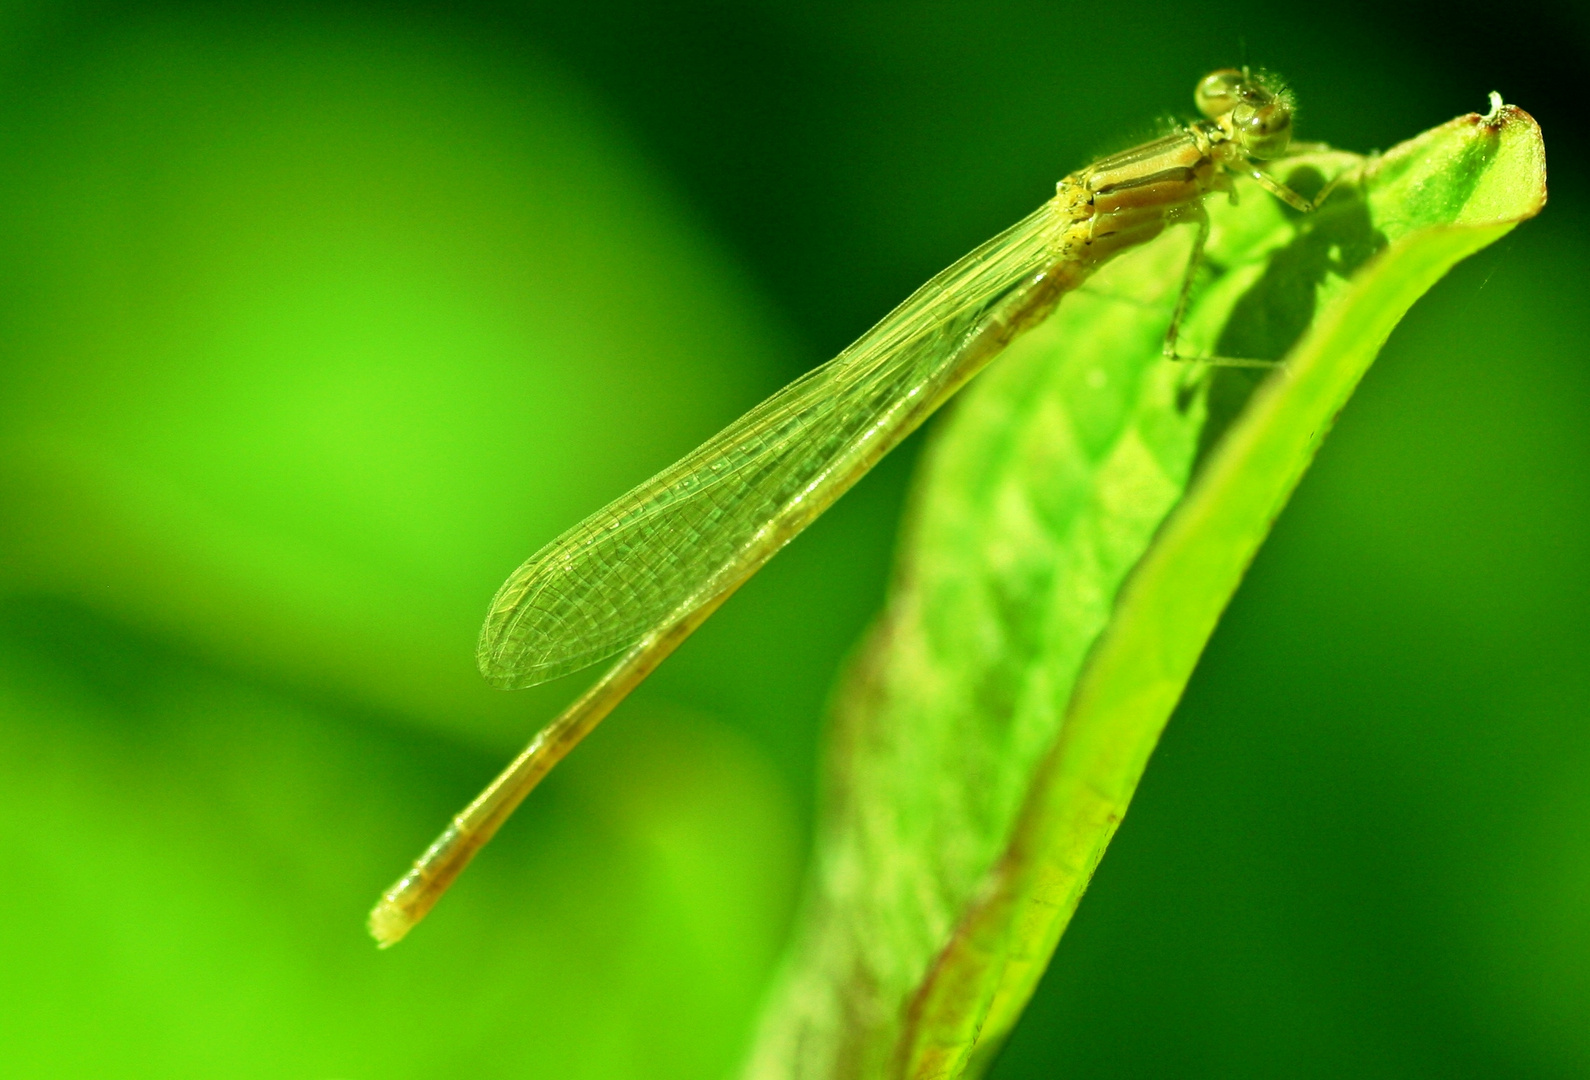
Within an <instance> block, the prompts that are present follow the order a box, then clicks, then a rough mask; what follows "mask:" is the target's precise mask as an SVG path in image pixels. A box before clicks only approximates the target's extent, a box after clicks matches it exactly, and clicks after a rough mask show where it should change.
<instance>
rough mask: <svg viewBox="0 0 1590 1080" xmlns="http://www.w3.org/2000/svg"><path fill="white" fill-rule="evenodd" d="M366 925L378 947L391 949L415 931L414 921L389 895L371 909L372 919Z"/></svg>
mask: <svg viewBox="0 0 1590 1080" xmlns="http://www.w3.org/2000/svg"><path fill="white" fill-rule="evenodd" d="M366 925H368V926H369V928H370V936H371V937H373V938H375V943H376V945H377V946H379V947H380V948H383V949H390V948H391V947H392V946H394V945H396V944H397V943H398V942H400V941H402V940H403V938H404V937H405V936H406V935H407V934H408V932H409V931H410V930H412V929H414V919H413V918H412V917H411V916H410V914H409V913H408V912H407V911H405V910H404V909H403V908H402V907H400V906H398V905H397V904H396V903H394V902H393V900H392V896H391V894H390V893H388V894H387V895H385V896H382V897H381V899H380V900H379V901H378V902H377V903H376V905H375V907H373V908H371V909H370V919H369V922H368V923H367V924H366Z"/></svg>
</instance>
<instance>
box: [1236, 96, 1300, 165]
mask: <svg viewBox="0 0 1590 1080" xmlns="http://www.w3.org/2000/svg"><path fill="white" fill-rule="evenodd" d="M1231 127H1232V131H1233V133H1234V134H1235V135H1236V138H1237V141H1238V142H1239V143H1240V144H1241V145H1242V152H1243V153H1245V154H1247V155H1248V156H1249V157H1251V158H1257V159H1259V160H1260V161H1263V160H1264V159H1266V158H1275V157H1280V156H1281V155H1282V154H1284V153H1286V147H1287V144H1288V143H1290V142H1291V141H1292V107H1291V106H1290V105H1288V104H1287V103H1286V102H1284V101H1280V100H1277V99H1271V100H1269V101H1267V102H1265V103H1264V104H1262V105H1251V104H1248V103H1246V102H1244V103H1241V104H1239V105H1238V106H1237V107H1236V109H1235V110H1234V111H1233V112H1232V114H1231Z"/></svg>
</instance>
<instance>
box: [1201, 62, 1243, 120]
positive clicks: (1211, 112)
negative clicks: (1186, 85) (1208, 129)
mask: <svg viewBox="0 0 1590 1080" xmlns="http://www.w3.org/2000/svg"><path fill="white" fill-rule="evenodd" d="M1246 82H1247V80H1246V79H1245V78H1243V75H1242V72H1240V71H1238V70H1237V69H1236V68H1226V69H1224V70H1223V71H1217V72H1215V73H1214V74H1212V75H1205V76H1204V77H1203V80H1202V81H1201V82H1199V83H1198V89H1197V90H1195V91H1193V100H1194V101H1196V102H1197V103H1198V111H1199V112H1201V113H1203V114H1204V115H1205V116H1207V117H1208V118H1209V119H1211V120H1214V119H1215V118H1217V117H1221V116H1224V115H1225V114H1226V113H1228V112H1230V111H1231V110H1232V109H1234V108H1236V107H1237V103H1238V102H1239V101H1241V100H1242V90H1243V84H1244V83H1246Z"/></svg>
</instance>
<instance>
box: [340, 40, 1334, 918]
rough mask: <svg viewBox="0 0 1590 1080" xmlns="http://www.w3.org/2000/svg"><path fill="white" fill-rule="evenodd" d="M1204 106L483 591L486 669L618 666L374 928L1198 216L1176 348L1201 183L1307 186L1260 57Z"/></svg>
mask: <svg viewBox="0 0 1590 1080" xmlns="http://www.w3.org/2000/svg"><path fill="white" fill-rule="evenodd" d="M1195 100H1196V102H1197V105H1198V109H1199V111H1200V112H1201V113H1202V114H1203V117H1204V118H1203V119H1202V120H1198V121H1196V122H1193V123H1189V124H1185V125H1183V126H1180V127H1178V128H1177V129H1176V130H1175V131H1174V132H1172V133H1171V134H1168V135H1166V136H1164V137H1163V138H1160V139H1156V140H1154V141H1153V142H1149V143H1145V144H1143V145H1142V146H1139V147H1136V148H1135V149H1132V150H1128V151H1126V152H1124V153H1121V154H1116V155H1114V156H1111V157H1107V158H1105V159H1103V160H1102V161H1098V162H1096V163H1094V164H1093V165H1090V166H1088V167H1087V168H1085V169H1083V170H1081V171H1080V172H1076V173H1073V174H1072V175H1070V176H1068V177H1066V178H1065V179H1064V180H1061V181H1060V183H1059V185H1058V188H1057V191H1056V193H1055V196H1054V198H1052V199H1050V200H1049V201H1048V202H1046V203H1044V205H1043V206H1041V207H1039V209H1038V210H1037V211H1036V212H1034V213H1033V214H1031V215H1029V216H1028V217H1027V218H1026V219H1025V220H1023V221H1020V222H1018V223H1017V224H1015V225H1013V226H1012V227H1011V228H1009V229H1007V230H1006V231H1004V232H1003V233H1001V234H999V235H998V236H996V237H994V238H993V239H992V240H990V241H988V242H987V243H985V244H983V245H982V246H981V247H979V248H977V249H976V250H975V251H973V252H972V253H971V254H969V255H967V256H966V257H965V258H963V259H961V260H960V261H959V262H957V263H955V265H953V266H951V267H950V268H949V269H947V270H945V271H944V272H943V273H941V274H939V275H938V276H937V277H935V278H933V280H931V281H929V282H928V283H927V284H926V285H924V286H922V288H920V289H918V290H917V291H916V293H915V294H913V295H912V296H911V297H910V299H908V300H906V301H905V303H903V304H901V305H900V306H899V307H898V308H896V309H895V310H894V311H892V312H891V313H890V314H889V315H888V316H887V317H886V318H884V320H883V321H882V322H880V323H878V325H877V326H875V327H873V328H872V329H871V330H869V331H868V332H867V333H866V334H865V335H863V336H862V337H861V339H860V340H858V341H857V342H856V343H855V344H853V345H851V346H850V347H849V348H848V349H846V350H845V351H844V352H842V353H840V354H839V356H837V357H836V358H834V359H833V360H831V361H829V362H828V363H827V364H824V365H823V366H822V367H819V368H817V369H816V370H814V371H812V372H811V373H810V374H807V375H805V376H803V377H802V378H800V379H797V380H796V381H795V382H793V383H791V384H790V385H789V386H787V387H785V388H784V389H783V390H781V391H779V392H778V393H777V394H774V395H773V396H772V397H771V398H769V399H767V400H766V401H764V402H763V403H762V404H760V405H758V406H757V407H756V408H754V409H752V410H751V411H750V412H749V413H747V414H746V415H745V416H743V417H741V418H740V419H739V420H737V421H735V422H734V423H733V424H731V425H730V426H729V427H727V428H725V429H724V430H723V431H721V432H719V433H718V434H717V435H716V436H714V437H713V438H712V439H710V440H708V441H707V442H706V443H705V444H704V445H702V446H701V447H700V448H699V449H697V450H696V451H695V452H694V453H692V454H690V455H689V456H688V457H686V458H684V459H683V460H681V461H680V462H678V463H677V464H675V465H673V466H672V467H670V468H668V469H666V470H664V471H663V472H661V473H659V474H658V475H656V476H654V477H653V478H652V479H650V480H648V481H646V482H645V483H644V484H642V485H640V486H639V487H637V488H635V489H634V490H633V491H631V492H629V493H628V494H626V495H624V496H623V497H621V498H619V499H617V500H616V501H614V502H612V503H610V504H609V505H608V506H606V507H605V508H603V509H602V510H599V511H598V512H597V513H595V514H593V515H591V516H590V517H588V518H586V519H585V520H584V521H582V522H581V523H580V524H578V525H576V526H575V527H574V528H572V529H570V530H569V531H568V532H566V533H564V534H563V535H562V536H560V537H558V538H557V539H556V540H554V541H552V542H551V543H550V544H548V545H547V546H546V547H544V548H542V549H541V550H540V551H539V552H537V553H536V554H535V555H534V556H532V557H531V558H530V560H529V561H528V562H526V563H525V564H524V565H523V566H521V567H520V568H519V569H518V570H516V571H515V572H514V573H513V575H512V576H511V577H510V578H509V579H508V581H507V583H506V584H504V585H503V587H502V588H501V589H500V590H499V591H498V593H497V595H496V597H495V598H494V599H493V600H492V603H491V609H490V612H489V614H488V615H487V618H486V625H485V628H484V629H483V630H482V632H481V638H480V646H479V649H478V651H477V659H478V660H479V663H480V669H481V672H482V673H483V674H484V675H485V676H486V678H487V679H489V680H490V681H491V682H493V683H495V684H496V685H498V686H501V687H504V688H515V687H524V686H531V685H534V684H536V683H540V682H545V681H546V680H548V679H553V678H556V677H557V676H559V675H564V674H568V673H569V672H573V671H576V670H578V669H580V668H583V667H586V666H587V665H589V664H593V663H595V662H596V661H598V660H602V659H604V658H606V657H609V656H612V655H614V654H615V653H619V652H622V653H623V655H622V656H621V657H620V659H619V660H618V662H617V663H616V664H614V666H613V667H612V668H611V670H609V671H608V672H607V673H606V674H605V675H603V676H602V678H601V679H600V680H599V681H598V682H597V683H596V684H595V685H594V686H592V687H591V688H590V690H588V691H586V693H585V694H584V695H583V696H582V697H581V698H580V699H579V700H577V701H576V702H574V704H573V705H571V706H569V708H568V709H567V710H565V711H564V712H563V714H562V715H560V716H558V717H557V718H556V719H555V720H553V721H552V722H551V723H550V724H548V725H547V726H546V727H545V728H543V729H542V730H541V732H540V733H539V734H537V735H536V737H535V739H534V740H533V741H532V742H531V743H530V745H529V747H527V748H526V749H525V751H524V752H523V753H522V754H520V755H519V757H518V758H516V759H515V760H514V761H513V763H512V764H511V765H509V766H508V768H507V769H506V770H504V772H503V773H502V774H501V775H500V776H498V777H497V779H496V780H494V781H493V782H492V784H491V786H490V787H488V788H487V789H486V790H485V791H484V792H482V793H481V795H480V796H479V797H478V798H477V799H476V800H475V801H474V802H473V803H471V804H470V805H469V806H468V807H467V808H465V809H464V811H463V812H462V813H460V814H458V815H457V816H456V817H455V818H453V820H452V822H451V824H449V825H448V827H447V829H446V831H445V832H443V833H442V835H441V837H440V838H439V839H438V840H437V841H436V842H435V843H434V844H432V845H431V847H430V848H429V849H428V850H427V851H426V852H425V853H424V855H422V856H421V857H420V859H419V860H418V861H417V862H416V863H415V864H414V867H413V869H412V870H410V871H409V873H408V874H406V875H405V876H404V877H403V878H402V879H401V880H399V881H398V882H397V884H395V885H394V886H393V887H392V888H391V889H390V890H388V891H387V892H386V894H385V895H384V896H382V898H381V900H380V902H379V903H378V904H377V905H376V907H375V909H374V910H373V911H372V912H371V913H370V931H371V933H372V934H373V935H374V936H375V938H376V940H377V941H379V942H380V943H381V944H382V945H383V946H387V945H391V944H393V943H394V942H397V941H398V940H400V939H401V938H402V937H403V936H404V935H405V934H406V933H408V931H409V930H410V929H411V928H412V927H413V925H414V924H415V923H416V922H418V921H419V920H420V919H421V918H423V917H424V916H425V913H426V912H427V911H429V910H430V908H431V905H432V904H434V903H435V902H436V899H437V898H438V897H439V896H440V895H441V894H442V892H443V891H445V890H446V888H447V887H448V885H450V884H451V883H452V881H453V879H454V878H455V877H456V876H457V875H458V873H459V872H460V871H461V870H462V869H463V868H464V866H465V865H467V864H468V862H469V860H470V859H471V858H472V857H473V856H474V854H475V852H476V851H478V850H479V849H480V847H481V846H482V845H483V844H485V843H486V841H487V840H489V839H490V838H491V836H492V834H493V833H495V832H496V831H497V828H498V827H499V826H500V825H501V824H502V823H503V821H504V820H505V819H506V818H507V817H508V815H509V814H511V813H513V811H514V809H515V808H516V807H518V805H519V803H520V802H521V801H522V800H523V799H524V797H525V796H526V795H527V794H528V793H529V792H530V790H531V789H532V788H534V787H535V785H536V784H537V783H538V782H539V781H540V779H541V778H542V777H543V776H545V775H546V773H547V772H548V770H550V769H551V768H552V766H553V765H555V764H557V762H558V761H560V760H561V759H562V758H563V756H564V755H565V754H567V753H568V752H569V750H571V749H572V748H573V747H574V746H575V744H577V743H578V742H579V741H580V740H581V739H582V738H584V737H585V735H586V734H587V733H589V732H590V730H591V729H592V728H594V727H595V726H596V725H597V724H598V723H599V722H600V721H601V720H602V719H603V718H604V717H605V716H606V715H607V714H608V713H609V712H611V711H612V709H613V708H614V707H615V706H616V705H617V704H618V703H619V702H620V701H622V700H623V699H624V697H625V696H626V695H627V694H628V693H629V692H630V691H631V690H633V689H634V688H635V686H636V685H637V684H639V683H640V682H641V680H643V679H645V678H646V676H647V675H649V674H651V672H652V671H653V670H654V669H655V668H656V667H657V665H658V664H659V663H661V662H662V660H663V659H664V658H665V657H666V656H667V655H668V654H669V653H671V652H672V651H673V650H674V649H675V648H676V647H677V646H678V645H679V643H680V642H681V641H683V640H684V639H685V638H686V637H688V636H689V635H690V633H691V632H692V631H694V630H695V629H696V627H698V626H700V625H701V623H702V622H703V621H704V620H705V619H706V618H707V617H708V616H709V615H711V614H712V612H713V611H715V610H716V609H717V607H718V606H719V605H720V604H722V603H723V602H724V601H725V600H726V599H728V597H729V595H730V594H731V593H733V592H734V590H735V589H737V588H739V587H740V585H742V584H743V583H744V582H745V581H746V579H748V578H749V577H750V576H751V575H752V574H754V573H756V571H757V570H759V569H760V568H761V567H762V565H763V564H764V563H766V562H767V561H768V560H769V559H770V558H772V557H773V555H774V554H775V553H776V552H777V551H778V550H779V549H780V548H782V547H783V546H784V545H785V544H787V543H789V541H790V540H791V539H793V538H794V537H795V535H796V534H798V533H799V532H800V531H801V530H802V529H804V528H805V527H806V526H807V525H809V524H811V522H812V521H813V520H814V519H816V518H817V516H818V515H819V514H821V513H822V512H823V511H824V510H826V509H828V507H829V506H830V505H832V504H833V502H834V500H835V499H837V498H839V496H840V495H842V494H844V492H845V491H847V490H848V489H849V488H850V487H851V485H853V484H854V483H856V481H857V480H859V479H860V478H861V477H862V476H863V475H865V474H866V472H867V471H868V470H869V469H871V468H872V467H873V465H875V464H876V463H877V462H878V460H879V458H881V457H882V456H883V455H884V454H886V453H888V452H889V451H890V450H891V449H893V448H894V447H895V446H896V445H898V444H899V442H900V441H901V440H902V439H904V438H905V437H906V436H907V435H909V434H910V433H911V432H912V431H914V430H915V429H916V428H917V427H918V426H919V425H920V424H921V423H922V422H923V421H924V420H926V419H927V418H928V416H930V415H931V414H932V413H933V411H934V410H935V409H937V408H938V407H939V406H940V405H942V404H943V403H944V402H945V401H946V400H947V399H948V398H949V397H950V396H951V395H952V394H954V393H955V392H956V391H957V390H958V389H960V388H961V386H963V385H964V384H965V383H966V382H967V380H969V379H970V378H972V376H974V375H975V374H977V372H978V371H980V370H981V369H982V368H983V367H984V366H985V365H986V364H987V363H988V362H989V361H990V360H992V359H993V358H994V357H995V356H997V355H998V354H999V352H1000V351H1001V350H1002V349H1004V347H1005V346H1006V345H1008V344H1009V343H1010V341H1011V340H1012V339H1013V338H1015V337H1016V336H1017V335H1018V334H1020V333H1022V332H1023V331H1024V330H1026V329H1028V328H1029V327H1032V326H1034V325H1036V324H1038V323H1039V322H1042V321H1043V319H1044V318H1046V317H1047V316H1048V315H1049V313H1050V312H1051V311H1053V309H1054V307H1055V305H1056V304H1057V303H1058V302H1059V300H1060V298H1061V297H1062V296H1064V295H1065V294H1066V293H1068V292H1070V291H1071V290H1073V289H1076V288H1077V287H1078V286H1080V285H1081V284H1082V283H1083V282H1084V281H1086V280H1087V278H1088V277H1089V275H1091V274H1092V273H1093V272H1094V271H1095V270H1097V269H1098V268H1099V267H1100V266H1102V265H1103V264H1104V263H1105V262H1107V261H1108V260H1109V259H1111V258H1112V257H1114V256H1115V255H1118V254H1120V253H1121V252H1123V251H1126V250H1128V249H1130V248H1134V247H1137V246H1139V245H1141V244H1145V243H1147V242H1148V241H1150V240H1152V239H1154V238H1155V237H1156V236H1158V235H1159V234H1160V233H1162V232H1163V231H1164V230H1165V229H1166V228H1167V227H1168V226H1170V225H1174V224H1178V223H1189V224H1192V225H1194V226H1196V229H1197V233H1196V239H1195V241H1194V244H1193V249H1192V256H1191V258H1190V260H1189V262H1188V266H1187V273H1186V276H1185V278H1184V280H1183V283H1182V289H1181V293H1180V298H1179V301H1178V303H1177V305H1176V309H1175V312H1174V314H1173V315H1172V317H1171V320H1170V324H1169V327H1168V329H1167V331H1166V334H1165V342H1164V354H1165V356H1166V357H1167V358H1168V359H1171V360H1183V359H1194V360H1198V361H1202V362H1209V363H1223V364H1234V365H1254V364H1259V363H1264V362H1261V361H1251V360H1242V359H1226V358H1219V357H1209V356H1203V357H1191V358H1188V357H1182V356H1180V355H1179V354H1178V352H1177V334H1178V331H1179V328H1180V325H1181V320H1182V316H1183V314H1184V312H1185V311H1186V308H1187V303H1188V297H1189V296H1190V294H1191V288H1192V283H1193V280H1194V272H1195V271H1196V270H1197V267H1198V262H1199V260H1200V258H1201V256H1202V252H1203V246H1204V241H1205V239H1206V238H1207V236H1208V233H1209V218H1208V215H1207V213H1206V212H1205V209H1204V200H1205V198H1206V197H1207V196H1209V195H1210V194H1211V193H1214V192H1227V193H1232V194H1233V196H1234V188H1233V185H1232V179H1233V177H1234V176H1237V175H1242V176H1248V177H1251V178H1252V179H1253V180H1255V181H1257V182H1258V184H1259V185H1260V186H1261V187H1263V188H1264V190H1266V191H1268V192H1270V194H1272V195H1274V196H1275V197H1276V198H1278V199H1281V200H1282V201H1284V202H1285V203H1287V204H1288V205H1289V206H1292V207H1293V208H1295V209H1297V210H1301V211H1310V210H1312V209H1314V208H1315V207H1316V206H1317V205H1318V204H1319V203H1321V202H1323V201H1324V199H1325V198H1326V197H1327V195H1328V194H1329V191H1330V188H1329V187H1327V189H1326V190H1325V191H1324V192H1322V193H1321V194H1320V195H1319V196H1318V197H1317V198H1316V199H1314V200H1312V201H1311V200H1308V199H1305V198H1303V197H1302V196H1300V195H1299V194H1297V193H1296V192H1295V191H1293V190H1291V189H1290V188H1288V187H1286V186H1285V185H1284V184H1282V183H1280V182H1279V181H1278V180H1276V179H1275V178H1273V177H1272V176H1270V174H1269V173H1268V172H1266V170H1265V168H1264V165H1263V164H1262V163H1263V162H1266V161H1270V160H1274V159H1276V158H1279V157H1282V156H1285V155H1287V154H1288V153H1292V152H1295V151H1296V147H1295V146H1294V144H1293V143H1292V140H1291V135H1292V100H1291V96H1290V95H1289V94H1288V93H1287V92H1286V91H1285V90H1284V89H1283V88H1281V87H1280V86H1279V85H1277V84H1276V83H1274V82H1273V81H1272V80H1270V79H1268V78H1266V77H1265V76H1263V75H1256V74H1253V73H1251V72H1249V71H1248V70H1247V69H1243V70H1234V69H1233V70H1224V71H1217V72H1215V73H1214V74H1212V75H1209V76H1207V77H1205V78H1204V79H1203V80H1202V81H1201V82H1200V83H1199V84H1198V88H1197V91H1196V94H1195Z"/></svg>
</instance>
